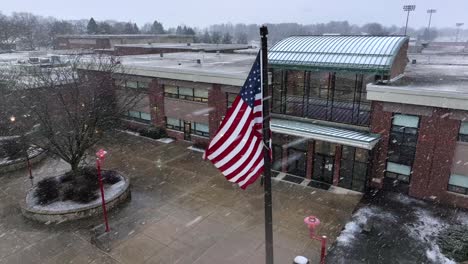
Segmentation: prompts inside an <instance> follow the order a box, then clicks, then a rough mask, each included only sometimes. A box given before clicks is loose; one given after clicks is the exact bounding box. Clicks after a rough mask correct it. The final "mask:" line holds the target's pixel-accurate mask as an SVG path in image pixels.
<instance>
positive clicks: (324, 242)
mask: <svg viewBox="0 0 468 264" xmlns="http://www.w3.org/2000/svg"><path fill="white" fill-rule="evenodd" d="M321 242H322V251H321V252H320V264H325V256H326V254H327V249H326V248H327V237H326V236H322V239H321Z"/></svg>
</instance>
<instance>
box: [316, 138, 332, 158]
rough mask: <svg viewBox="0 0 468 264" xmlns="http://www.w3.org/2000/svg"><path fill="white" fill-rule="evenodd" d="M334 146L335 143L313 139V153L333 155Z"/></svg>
mask: <svg viewBox="0 0 468 264" xmlns="http://www.w3.org/2000/svg"><path fill="white" fill-rule="evenodd" d="M335 148H336V144H333V143H329V142H324V141H315V153H320V154H325V155H330V156H334V155H335Z"/></svg>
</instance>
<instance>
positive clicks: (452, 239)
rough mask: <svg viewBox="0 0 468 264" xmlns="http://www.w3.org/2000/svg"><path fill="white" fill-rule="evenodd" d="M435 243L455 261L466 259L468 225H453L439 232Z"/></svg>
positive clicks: (467, 256)
mask: <svg viewBox="0 0 468 264" xmlns="http://www.w3.org/2000/svg"><path fill="white" fill-rule="evenodd" d="M437 243H438V244H439V247H440V248H441V250H442V253H444V255H446V256H447V257H449V258H452V259H454V260H455V261H457V262H463V261H467V260H468V227H467V226H466V225H454V226H451V227H449V228H447V229H446V230H444V231H442V232H441V233H440V234H439V237H438V239H437Z"/></svg>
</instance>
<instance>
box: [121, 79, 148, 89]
mask: <svg viewBox="0 0 468 264" xmlns="http://www.w3.org/2000/svg"><path fill="white" fill-rule="evenodd" d="M114 84H115V85H116V86H120V87H126V88H131V89H137V88H140V89H146V88H148V83H147V82H141V81H130V80H127V81H125V80H119V79H114Z"/></svg>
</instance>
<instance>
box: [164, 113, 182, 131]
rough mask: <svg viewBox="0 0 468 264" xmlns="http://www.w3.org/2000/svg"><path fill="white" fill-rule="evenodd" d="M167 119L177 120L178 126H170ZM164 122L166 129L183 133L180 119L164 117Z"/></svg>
mask: <svg viewBox="0 0 468 264" xmlns="http://www.w3.org/2000/svg"><path fill="white" fill-rule="evenodd" d="M168 118H170V119H174V120H178V121H179V126H174V125H172V124H169V123H168V122H167V120H168ZM164 121H165V123H166V128H167V129H171V130H176V131H183V128H184V127H183V124H182V123H183V121H182V119H178V118H174V117H168V116H165V117H164Z"/></svg>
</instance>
